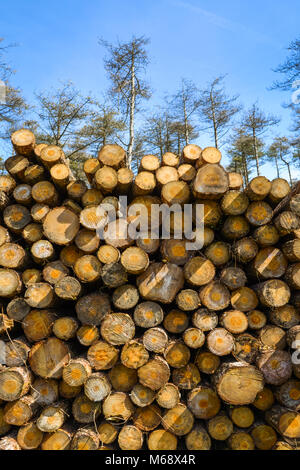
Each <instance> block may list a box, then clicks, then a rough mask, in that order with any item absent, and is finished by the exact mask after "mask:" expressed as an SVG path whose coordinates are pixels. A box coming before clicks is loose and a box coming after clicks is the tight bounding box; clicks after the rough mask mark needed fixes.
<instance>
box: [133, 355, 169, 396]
mask: <svg viewBox="0 0 300 470" xmlns="http://www.w3.org/2000/svg"><path fill="white" fill-rule="evenodd" d="M138 377H139V381H140V383H141V384H142V385H144V386H145V387H148V388H150V389H151V390H159V389H160V388H161V387H163V386H164V385H165V384H166V383H167V382H168V381H169V378H170V368H169V366H168V363H167V362H166V361H164V360H163V359H162V358H161V357H159V356H157V357H156V358H154V359H150V360H149V361H148V362H147V363H146V364H145V365H143V366H142V367H140V368H139V369H138Z"/></svg>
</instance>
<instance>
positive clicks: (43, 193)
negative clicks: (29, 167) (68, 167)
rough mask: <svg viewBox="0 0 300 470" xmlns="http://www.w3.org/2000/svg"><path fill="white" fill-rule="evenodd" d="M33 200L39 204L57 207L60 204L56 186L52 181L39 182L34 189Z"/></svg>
mask: <svg viewBox="0 0 300 470" xmlns="http://www.w3.org/2000/svg"><path fill="white" fill-rule="evenodd" d="M32 198H33V199H34V201H35V202H36V203H38V204H46V205H48V206H51V207H53V206H56V205H57V203H58V193H57V191H56V189H55V186H54V185H53V184H52V183H50V181H39V182H38V183H36V184H35V185H34V186H33V187H32Z"/></svg>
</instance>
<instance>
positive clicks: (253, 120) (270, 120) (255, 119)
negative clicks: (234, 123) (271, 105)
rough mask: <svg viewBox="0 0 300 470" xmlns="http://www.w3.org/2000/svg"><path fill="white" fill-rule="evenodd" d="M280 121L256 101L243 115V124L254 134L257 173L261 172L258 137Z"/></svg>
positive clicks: (253, 142) (247, 130)
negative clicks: (260, 107)
mask: <svg viewBox="0 0 300 470" xmlns="http://www.w3.org/2000/svg"><path fill="white" fill-rule="evenodd" d="M278 123H279V119H278V118H277V117H276V116H272V115H271V114H269V115H267V114H265V113H264V112H263V111H262V110H260V109H259V107H258V105H257V103H254V104H253V105H252V107H251V108H250V109H249V110H248V111H246V112H245V114H244V116H243V120H242V126H243V127H244V128H245V130H246V132H249V133H250V134H251V136H252V145H253V151H254V158H255V162H256V171H257V175H259V174H260V167H259V149H258V137H261V136H263V135H264V134H265V133H266V132H267V130H268V129H269V128H270V127H272V126H275V125H276V124H278Z"/></svg>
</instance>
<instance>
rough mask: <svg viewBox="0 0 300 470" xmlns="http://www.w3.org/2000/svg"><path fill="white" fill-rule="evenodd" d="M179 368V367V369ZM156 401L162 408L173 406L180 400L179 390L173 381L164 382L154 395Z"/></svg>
mask: <svg viewBox="0 0 300 470" xmlns="http://www.w3.org/2000/svg"><path fill="white" fill-rule="evenodd" d="M179 370H180V369H179ZM156 401H157V403H158V404H159V406H161V407H162V408H167V409H168V410H169V409H171V408H174V406H176V405H177V404H178V403H179V401H180V392H179V390H178V388H177V386H176V385H174V384H173V383H166V384H165V385H164V386H163V387H162V388H161V389H160V390H159V391H158V392H157V395H156Z"/></svg>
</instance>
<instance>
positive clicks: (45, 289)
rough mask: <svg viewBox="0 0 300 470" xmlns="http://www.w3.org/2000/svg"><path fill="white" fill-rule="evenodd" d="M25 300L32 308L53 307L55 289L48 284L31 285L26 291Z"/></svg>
mask: <svg viewBox="0 0 300 470" xmlns="http://www.w3.org/2000/svg"><path fill="white" fill-rule="evenodd" d="M24 299H25V300H26V302H27V303H28V305H30V307H32V308H48V307H52V306H53V304H54V301H55V297H54V291H53V287H52V286H51V285H50V284H48V283H47V282H37V283H36V284H30V285H29V286H28V287H27V289H26V291H25V294H24Z"/></svg>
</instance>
